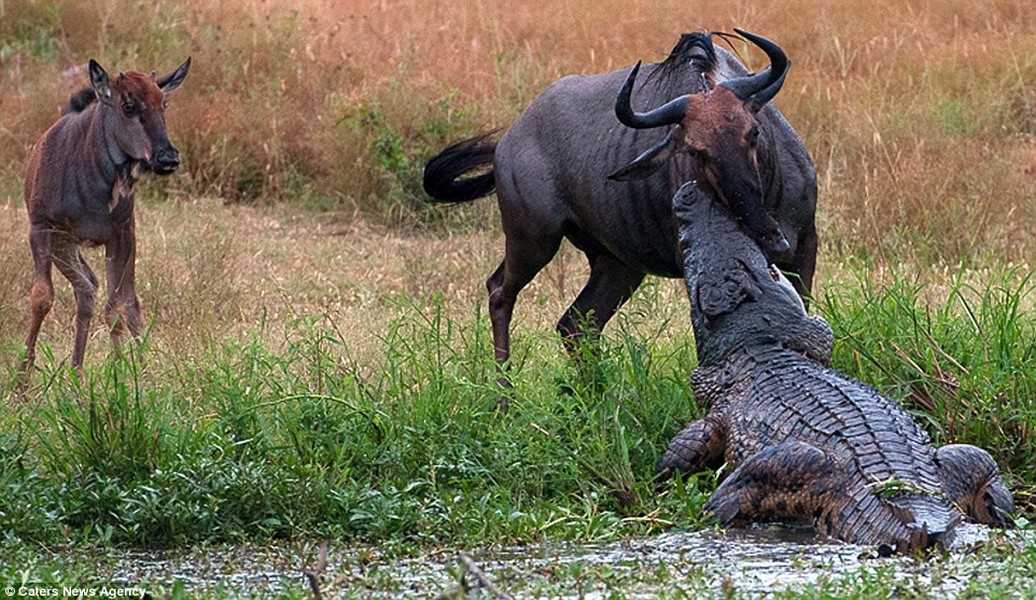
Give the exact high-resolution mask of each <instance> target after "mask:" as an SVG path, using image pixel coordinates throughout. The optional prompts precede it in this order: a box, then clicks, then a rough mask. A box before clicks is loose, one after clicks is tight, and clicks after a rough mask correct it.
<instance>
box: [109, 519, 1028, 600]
mask: <svg viewBox="0 0 1036 600" xmlns="http://www.w3.org/2000/svg"><path fill="white" fill-rule="evenodd" d="M987 535H988V532H987V531H986V530H985V529H983V528H980V527H975V526H968V527H966V528H965V529H964V531H963V532H962V535H961V536H960V537H961V540H962V541H963V543H964V544H963V545H964V546H968V545H972V544H975V543H978V542H981V541H983V540H984V539H985V538H986V537H987ZM1029 543H1031V541H1030V542H1029ZM470 555H471V556H472V558H473V560H474V562H475V563H476V564H477V565H478V567H480V568H481V569H482V570H483V571H484V573H485V575H486V577H487V578H488V579H489V580H491V581H492V582H495V584H496V585H497V586H499V587H500V588H501V589H503V590H506V591H508V592H509V593H511V594H512V595H514V596H515V597H551V598H563V597H580V598H609V597H612V596H613V595H614V594H621V597H625V598H655V597H658V596H659V595H660V594H662V595H672V594H674V593H680V592H682V593H683V594H685V595H686V596H692V597H697V596H701V595H704V596H710V595H722V594H724V593H729V592H733V593H734V594H735V595H736V596H738V597H765V596H768V595H771V594H772V593H773V592H779V591H782V590H793V591H794V590H802V589H803V588H807V587H808V586H811V585H817V584H820V583H823V582H829V581H832V580H838V579H840V578H846V579H849V580H852V578H854V577H855V578H859V577H866V576H868V574H869V575H871V576H873V575H874V574H875V573H882V574H884V576H886V577H891V578H892V579H894V580H899V579H902V580H904V581H909V582H910V585H911V586H913V587H914V588H919V589H922V590H924V591H925V592H930V593H931V594H933V595H937V596H946V597H953V596H954V595H955V593H956V592H958V591H960V590H961V589H962V588H963V586H964V585H966V582H967V581H968V579H969V578H970V577H971V576H972V575H973V574H974V573H976V572H978V571H982V570H988V569H990V568H995V565H986V564H983V563H982V562H981V561H980V560H978V559H975V558H968V555H967V553H966V548H965V549H964V550H960V549H958V550H957V551H955V552H954V553H952V554H951V555H950V557H949V558H941V559H938V560H939V561H941V564H940V566H939V568H938V569H934V570H933V569H931V568H930V567H931V566H930V565H929V564H928V563H926V562H925V561H917V560H913V559H907V558H877V557H875V556H874V554H873V552H871V551H870V550H868V549H865V548H862V547H858V546H852V545H848V544H841V543H835V542H817V541H816V540H815V539H814V537H813V535H812V533H808V532H794V531H787V530H781V531H774V530H741V531H728V532H711V531H705V532H694V533H667V534H663V535H659V536H657V537H653V538H649V539H642V540H630V541H623V542H616V543H610V544H597V545H551V546H529V547H513V548H504V549H495V550H492V551H488V552H486V551H482V552H479V551H471V552H470ZM315 556H316V549H315V548H314V547H307V548H298V547H294V548H288V547H235V548H229V547H217V548H208V549H205V550H202V551H196V552H194V553H190V554H184V553H143V552H129V553H125V554H123V555H120V556H116V557H112V558H113V560H112V561H111V562H109V563H108V568H109V569H110V571H109V572H110V576H111V582H112V583H113V584H115V585H123V586H127V587H141V588H144V589H150V590H154V591H156V592H160V591H161V590H163V589H165V590H168V589H170V588H171V587H172V586H173V585H174V584H176V585H177V586H178V587H179V586H182V587H183V589H184V590H185V591H188V592H194V593H198V592H203V591H207V592H218V591H219V590H223V591H226V592H231V593H233V594H234V595H238V594H244V595H259V596H267V595H280V594H287V595H299V594H301V593H303V591H304V590H306V589H308V588H307V587H306V581H305V579H304V577H303V576H302V569H303V567H304V565H312V564H313V562H314V561H315ZM328 558H329V561H328V565H327V568H326V570H325V571H324V573H323V576H322V578H321V580H322V584H321V588H322V590H323V592H324V595H325V597H357V598H411V597H428V598H432V597H436V596H439V595H440V594H444V593H450V592H453V593H456V592H458V591H459V587H458V581H459V578H458V573H459V572H460V568H459V566H458V560H457V559H458V554H457V553H456V552H453V551H451V552H446V551H442V552H438V553H434V554H432V555H429V556H424V557H421V558H404V559H391V558H387V557H385V556H384V555H383V554H382V553H380V552H379V551H378V550H377V549H373V548H354V547H335V546H332V547H331V549H330V552H329V554H328ZM105 570H108V569H105ZM933 572H937V573H938V576H931V575H930V574H931V573H933ZM465 581H466V582H468V583H469V584H471V585H472V586H475V587H477V578H476V577H474V576H472V575H470V574H469V575H466V576H465ZM176 582H179V583H176ZM451 597H460V596H459V595H457V596H451ZM487 597H488V596H487Z"/></svg>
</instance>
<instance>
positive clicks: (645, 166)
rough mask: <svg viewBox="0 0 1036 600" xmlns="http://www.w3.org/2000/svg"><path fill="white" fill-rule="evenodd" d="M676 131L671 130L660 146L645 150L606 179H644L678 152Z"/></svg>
mask: <svg viewBox="0 0 1036 600" xmlns="http://www.w3.org/2000/svg"><path fill="white" fill-rule="evenodd" d="M677 131H679V128H677V129H673V131H672V132H671V133H670V134H669V135H668V136H667V137H666V139H664V140H662V142H661V143H660V144H657V145H655V146H652V147H651V148H648V149H647V150H645V151H644V152H643V154H641V155H640V156H638V157H637V158H636V159H634V160H633V162H631V163H630V164H628V165H626V166H625V167H623V168H621V169H619V170H618V171H616V172H614V173H612V174H611V175H609V176H608V179H611V180H612V181H634V180H637V179H644V178H645V177H647V176H648V175H651V174H652V173H654V172H655V171H657V170H658V169H659V168H660V167H661V166H662V165H664V164H665V163H666V161H667V160H669V158H670V157H671V156H673V155H674V154H676V152H677V150H679V148H680V142H679V136H678V135H677V133H676V132H677Z"/></svg>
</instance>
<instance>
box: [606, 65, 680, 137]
mask: <svg viewBox="0 0 1036 600" xmlns="http://www.w3.org/2000/svg"><path fill="white" fill-rule="evenodd" d="M639 71H640V61H639V60H638V61H637V64H636V66H634V67H633V70H632V71H630V74H629V76H627V77H626V83H624V84H622V89H621V90H619V95H618V97H616V98H615V116H616V117H618V118H619V121H621V122H622V124H623V125H625V126H626V127H632V128H634V129H651V128H653V127H662V126H663V125H676V124H677V123H680V122H682V121H683V117H684V114H685V113H686V112H687V101H688V97H687V96H680V97H679V98H675V99H673V100H670V101H669V102H667V103H665V104H663V105H662V106H659V107H658V108H656V109H654V110H650V111H648V112H646V113H638V112H636V111H634V110H633V106H632V105H631V104H630V96H631V95H632V94H633V82H634V81H636V79H637V73H638V72H639Z"/></svg>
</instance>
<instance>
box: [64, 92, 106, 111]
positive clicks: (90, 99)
mask: <svg viewBox="0 0 1036 600" xmlns="http://www.w3.org/2000/svg"><path fill="white" fill-rule="evenodd" d="M96 101H97V92H95V91H94V89H93V88H92V87H90V86H86V87H84V88H83V89H81V90H79V91H78V92H76V93H74V94H72V97H71V98H69V99H68V104H67V105H65V107H64V108H62V109H61V114H63V115H67V114H69V113H77V112H83V111H84V110H86V108H87V107H88V106H90V105H91V104H93V103H94V102H96Z"/></svg>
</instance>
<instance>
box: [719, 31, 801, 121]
mask: <svg viewBox="0 0 1036 600" xmlns="http://www.w3.org/2000/svg"><path fill="white" fill-rule="evenodd" d="M734 31H736V32H737V33H738V35H740V36H741V37H743V38H745V39H746V40H748V41H750V42H752V43H753V44H755V45H756V46H759V47H760V48H761V49H762V50H763V52H765V53H766V56H767V57H769V59H770V66H769V67H766V69H764V70H762V71H760V72H759V73H755V74H754V75H747V76H745V77H739V78H738V79H732V80H730V81H724V82H723V83H721V84H720V85H721V86H722V87H725V88H727V89H728V90H730V91H732V92H734V95H735V96H737V97H738V98H740V99H741V100H744V101H748V100H752V101H754V102H755V103H756V104H757V105H759V106H762V105H764V104H766V103H767V102H769V101H770V100H773V97H774V96H776V95H777V92H779V91H781V86H782V85H784V78H785V77H786V76H787V75H788V67H790V66H791V62H790V61H788V56H787V55H786V54H784V50H781V47H780V46H778V45H777V44H775V43H773V42H771V41H770V40H768V39H766V38H764V37H762V36H759V35H755V34H754V33H749V32H747V31H745V30H743V29H738V28H736V27H735V28H734Z"/></svg>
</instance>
